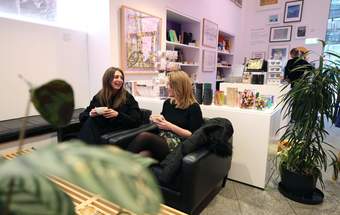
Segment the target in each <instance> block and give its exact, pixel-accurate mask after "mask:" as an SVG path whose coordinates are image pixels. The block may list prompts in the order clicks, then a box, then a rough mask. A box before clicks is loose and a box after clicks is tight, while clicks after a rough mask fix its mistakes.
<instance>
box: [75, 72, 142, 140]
mask: <svg viewBox="0 0 340 215" xmlns="http://www.w3.org/2000/svg"><path fill="white" fill-rule="evenodd" d="M124 79H125V76H124V72H123V71H122V70H121V69H119V68H116V67H110V68H108V69H107V70H106V71H105V73H104V75H103V79H102V85H103V86H102V89H101V90H100V91H99V92H98V93H97V94H96V95H95V96H94V97H93V99H92V100H91V102H90V105H89V106H88V107H87V108H86V109H85V111H84V112H82V113H81V114H80V115H79V120H80V122H81V124H82V128H81V130H80V133H79V138H80V139H81V140H83V141H85V142H87V143H90V144H100V143H101V142H100V141H101V140H100V135H102V134H104V133H107V132H110V131H114V130H121V129H129V128H134V127H138V126H139V125H140V124H141V112H140V109H139V106H138V103H137V101H136V100H135V99H134V97H133V96H132V95H131V94H130V93H129V92H127V91H126V90H125V89H124Z"/></svg>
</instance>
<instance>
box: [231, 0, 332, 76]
mask: <svg viewBox="0 0 340 215" xmlns="http://www.w3.org/2000/svg"><path fill="white" fill-rule="evenodd" d="M285 2H287V1H286V0H279V4H278V5H276V6H270V7H262V8H261V7H259V6H258V3H259V0H244V8H243V10H242V17H243V18H244V19H243V24H242V29H241V37H240V38H239V39H240V40H242V44H243V45H242V46H240V47H239V48H240V49H239V50H238V51H239V55H237V56H238V58H237V59H236V61H237V62H242V60H243V57H251V54H252V52H253V51H265V52H266V56H267V57H268V49H269V46H272V45H273V46H275V45H289V46H290V49H292V48H294V47H298V46H304V47H306V48H307V49H310V50H312V51H314V52H316V53H320V51H321V46H320V45H305V44H304V42H305V41H304V39H296V37H295V35H296V28H297V26H304V25H305V26H307V37H311V38H314V37H316V38H320V39H325V35H326V29H327V19H328V13H329V5H330V0H304V5H303V11H302V19H301V22H292V23H283V14H284V7H285ZM272 14H279V21H280V23H279V24H275V25H270V24H268V21H267V20H268V16H269V15H272ZM286 25H292V26H293V30H292V39H291V41H290V42H283V43H277V42H275V43H269V33H270V27H275V26H286ZM252 32H253V34H252ZM254 32H258V33H259V34H261V35H262V37H260V38H257V39H254V38H252V36H253V37H254ZM315 57H316V55H311V56H310V60H313V59H315ZM235 75H241V74H235Z"/></svg>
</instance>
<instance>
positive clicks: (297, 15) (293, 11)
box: [283, 0, 303, 23]
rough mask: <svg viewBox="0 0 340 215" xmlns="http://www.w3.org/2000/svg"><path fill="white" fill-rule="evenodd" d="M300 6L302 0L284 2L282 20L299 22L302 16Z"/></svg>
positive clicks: (301, 5) (301, 6)
mask: <svg viewBox="0 0 340 215" xmlns="http://www.w3.org/2000/svg"><path fill="white" fill-rule="evenodd" d="M302 8H303V1H302V0H300V1H289V2H286V4H285V12H284V18H283V22H284V23H288V22H300V21H301V17H302Z"/></svg>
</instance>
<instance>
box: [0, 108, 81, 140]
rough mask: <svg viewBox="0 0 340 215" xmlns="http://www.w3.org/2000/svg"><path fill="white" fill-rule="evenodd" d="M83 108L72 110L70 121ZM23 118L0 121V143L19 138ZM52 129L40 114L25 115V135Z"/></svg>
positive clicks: (28, 135) (43, 132)
mask: <svg viewBox="0 0 340 215" xmlns="http://www.w3.org/2000/svg"><path fill="white" fill-rule="evenodd" d="M83 110H84V109H83V108H79V109H76V110H74V112H73V116H72V120H71V121H73V120H74V118H75V117H76V118H78V116H79V113H80V112H81V111H83ZM23 119H24V117H20V118H16V119H8V120H3V121H0V143H2V142H7V141H11V140H16V139H18V138H19V133H20V128H21V126H22V122H23ZM53 131H56V128H54V127H53V126H52V125H50V124H49V123H48V122H47V121H46V120H45V119H44V118H42V117H41V116H40V115H35V116H28V117H27V124H26V132H25V137H31V136H35V135H39V134H46V133H49V132H53Z"/></svg>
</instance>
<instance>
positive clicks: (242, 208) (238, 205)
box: [201, 127, 340, 215]
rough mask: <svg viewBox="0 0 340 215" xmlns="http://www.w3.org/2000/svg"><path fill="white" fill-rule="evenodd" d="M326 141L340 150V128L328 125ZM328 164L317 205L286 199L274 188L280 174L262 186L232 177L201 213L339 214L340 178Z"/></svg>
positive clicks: (265, 214) (217, 214) (267, 214)
mask: <svg viewBox="0 0 340 215" xmlns="http://www.w3.org/2000/svg"><path fill="white" fill-rule="evenodd" d="M327 130H328V132H329V133H330V135H329V136H328V138H327V140H326V141H327V142H328V143H330V144H331V145H332V146H334V148H335V151H337V152H339V151H340V128H335V127H331V128H328V129H327ZM331 171H332V170H331V168H329V169H328V171H327V173H325V174H324V177H323V178H324V182H325V190H324V191H323V192H324V195H325V198H324V201H323V203H322V204H320V205H305V204H301V203H297V202H294V201H292V200H289V199H287V198H286V197H284V196H283V195H281V193H280V192H279V191H278V189H277V185H278V182H279V178H278V176H277V175H275V176H273V178H272V180H271V181H270V183H269V184H268V186H267V187H266V189H265V190H261V189H258V188H254V187H251V186H248V185H245V184H241V183H238V182H235V181H228V182H227V184H226V187H225V188H224V189H222V190H221V191H220V193H219V194H218V195H217V196H216V197H215V198H214V199H213V201H212V202H211V203H210V204H209V205H208V207H207V208H205V209H204V210H203V212H202V213H201V214H202V215H229V214H230V215H253V214H254V215H255V214H256V215H276V214H278V215H340V178H339V179H338V181H336V182H334V181H332V180H331V175H332V172H331Z"/></svg>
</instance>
